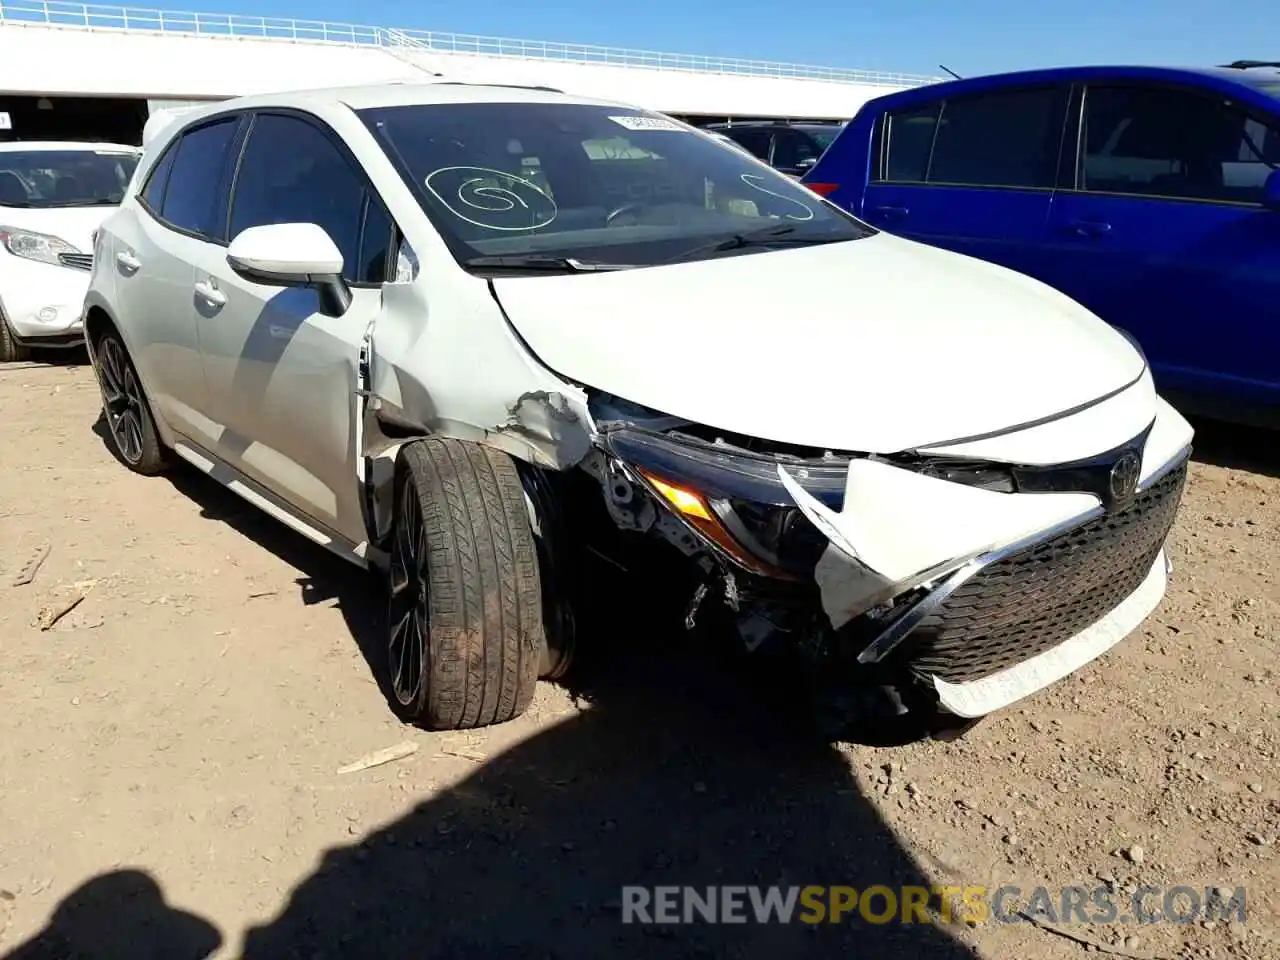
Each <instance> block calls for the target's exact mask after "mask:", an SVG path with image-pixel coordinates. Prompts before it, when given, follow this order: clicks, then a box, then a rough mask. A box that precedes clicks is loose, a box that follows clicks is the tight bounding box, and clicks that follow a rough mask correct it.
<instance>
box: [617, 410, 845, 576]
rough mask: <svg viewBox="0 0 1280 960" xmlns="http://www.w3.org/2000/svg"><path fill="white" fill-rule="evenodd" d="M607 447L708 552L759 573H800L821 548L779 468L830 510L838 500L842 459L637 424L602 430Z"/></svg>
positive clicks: (820, 540) (810, 570)
mask: <svg viewBox="0 0 1280 960" xmlns="http://www.w3.org/2000/svg"><path fill="white" fill-rule="evenodd" d="M605 446H606V448H607V449H608V451H609V452H610V453H611V454H612V455H613V456H614V457H616V458H617V459H618V460H619V461H621V462H622V463H625V464H626V465H627V466H628V467H630V468H631V469H632V470H634V471H635V472H636V473H638V474H639V475H640V476H641V477H642V478H643V479H644V481H645V482H646V483H647V484H648V485H649V488H650V489H651V491H652V492H653V493H654V495H655V496H656V497H657V498H658V499H660V500H661V501H663V502H664V503H666V504H667V506H669V507H670V508H671V510H672V511H673V512H674V513H675V514H676V515H677V516H679V517H680V518H681V519H682V520H683V521H684V522H685V523H686V524H688V525H689V526H690V527H692V528H693V529H694V530H695V531H696V532H697V533H698V534H699V535H700V536H701V537H702V539H703V540H704V541H705V542H707V543H708V544H709V545H710V546H711V547H712V548H713V550H715V551H716V552H717V553H719V554H721V555H723V556H726V557H727V558H729V559H730V560H732V561H734V562H735V563H737V564H738V565H739V566H742V567H745V568H746V569H748V570H750V571H752V572H754V573H757V574H760V575H762V576H769V577H782V578H787V579H800V578H806V577H808V576H810V575H811V574H812V573H813V567H814V564H816V563H817V561H818V558H819V557H820V556H821V554H822V551H823V550H824V549H825V547H826V538H825V537H823V536H822V534H821V533H819V531H817V530H816V529H815V528H814V527H813V525H812V524H810V523H809V521H808V520H807V519H806V518H805V516H804V515H803V514H802V513H801V512H800V510H799V508H797V507H796V505H795V502H794V501H793V500H792V499H791V496H790V494H788V493H787V491H786V489H785V488H784V487H783V486H782V483H781V481H780V480H779V478H778V467H779V466H780V465H781V466H783V467H785V468H786V470H787V473H788V474H789V475H790V476H792V477H794V478H795V479H796V481H797V482H798V483H799V484H800V485H801V486H802V487H803V488H804V489H805V490H806V491H807V492H809V493H810V494H812V495H813V496H814V497H815V498H816V499H818V500H820V501H821V502H823V503H825V504H826V505H827V506H829V507H831V509H833V510H837V511H838V510H839V509H840V508H841V507H842V506H843V503H844V487H845V478H846V475H847V473H848V461H847V460H845V459H842V458H836V457H832V458H829V459H821V460H803V459H798V458H790V457H781V456H773V455H770V454H768V453H763V452H758V451H749V450H743V449H741V448H739V447H735V446H730V445H729V444H723V443H708V442H705V441H701V440H697V439H693V438H686V437H680V438H675V437H672V436H670V435H668V434H662V433H657V432H655V431H651V430H644V429H640V428H635V427H618V428H614V429H611V430H608V431H607V432H606V433H605Z"/></svg>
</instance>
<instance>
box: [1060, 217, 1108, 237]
mask: <svg viewBox="0 0 1280 960" xmlns="http://www.w3.org/2000/svg"><path fill="white" fill-rule="evenodd" d="M1067 227H1068V229H1070V230H1071V232H1072V233H1074V234H1077V235H1078V236H1081V237H1104V236H1106V235H1107V234H1108V233H1110V232H1111V224H1109V223H1104V222H1103V221H1101V220H1072V221H1070V222H1069V223H1068V224H1067Z"/></svg>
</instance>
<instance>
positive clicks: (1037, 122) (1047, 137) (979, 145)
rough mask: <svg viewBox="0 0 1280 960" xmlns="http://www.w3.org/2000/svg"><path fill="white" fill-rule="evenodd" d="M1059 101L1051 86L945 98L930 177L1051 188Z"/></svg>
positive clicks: (932, 179)
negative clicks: (951, 98) (952, 98)
mask: <svg viewBox="0 0 1280 960" xmlns="http://www.w3.org/2000/svg"><path fill="white" fill-rule="evenodd" d="M1060 103H1061V100H1060V91H1059V90H1058V89H1057V88H1054V87H1043V88H1035V89H1023V90H1000V91H996V92H993V93H986V94H980V95H976V96H968V97H963V98H957V99H954V100H947V101H946V102H945V103H943V106H942V119H941V121H940V122H939V124H938V131H937V135H936V136H935V137H934V142H933V153H932V156H931V158H930V162H929V173H928V182H929V183H946V184H961V185H966V186H991V187H1024V188H1027V187H1032V188H1035V187H1038V188H1052V187H1053V185H1054V180H1055V178H1056V172H1057V159H1058V147H1059V142H1060V137H1061V133H1062V116H1063V114H1062V111H1061V109H1060Z"/></svg>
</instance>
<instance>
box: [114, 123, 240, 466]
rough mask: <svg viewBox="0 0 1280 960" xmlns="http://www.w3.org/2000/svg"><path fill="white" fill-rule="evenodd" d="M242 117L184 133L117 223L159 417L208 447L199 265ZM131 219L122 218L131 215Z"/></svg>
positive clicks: (134, 336) (134, 338) (131, 307)
mask: <svg viewBox="0 0 1280 960" xmlns="http://www.w3.org/2000/svg"><path fill="white" fill-rule="evenodd" d="M240 122H241V117H240V115H239V114H232V115H229V116H220V117H218V118H216V119H213V120H210V121H209V122H207V123H202V124H200V125H198V126H195V127H192V128H191V129H189V130H187V131H185V132H184V133H183V134H182V135H181V136H179V137H177V138H176V139H174V140H173V141H172V142H171V143H170V144H169V146H168V147H167V148H166V150H165V153H164V154H163V155H162V156H161V158H160V160H159V161H158V162H157V163H156V164H155V166H154V167H152V169H151V172H150V173H149V174H148V179H147V182H146V184H145V185H144V186H143V187H142V190H141V192H140V193H139V195H138V198H137V202H136V204H134V205H132V206H130V207H128V208H127V210H128V212H129V213H130V214H131V215H129V216H116V217H113V218H112V220H111V221H110V224H111V236H110V238H109V240H110V248H109V249H107V250H104V253H105V254H106V255H108V256H110V257H111V265H110V266H111V269H112V270H113V271H114V277H113V280H114V284H115V292H116V296H115V303H116V309H117V310H118V311H119V313H120V318H119V319H120V321H121V324H122V326H123V328H124V330H125V331H126V333H127V334H128V335H129V341H130V342H129V349H130V352H131V353H132V354H133V359H134V362H135V363H136V364H137V365H138V369H139V372H140V373H141V374H142V379H143V382H144V383H146V385H147V389H148V393H149V398H150V400H151V402H152V403H154V404H155V405H156V406H157V408H158V412H159V414H160V416H162V417H163V418H164V420H165V422H167V423H168V424H169V425H170V426H172V427H173V428H174V429H175V430H177V431H178V432H179V433H182V434H184V435H186V436H188V437H190V438H191V439H192V440H194V441H196V442H197V443H199V444H201V445H202V446H206V447H207V446H210V445H211V444H213V443H214V442H215V441H216V438H217V434H218V428H217V425H216V424H215V423H214V421H213V420H211V419H210V417H209V394H208V391H207V389H206V385H205V379H204V370H203V367H202V364H201V359H200V343H199V335H198V332H197V329H196V314H195V307H194V304H193V301H192V292H191V286H192V282H193V277H194V268H193V267H192V264H193V263H194V262H195V261H196V259H197V258H198V257H199V256H200V251H201V250H202V248H203V247H205V246H206V245H207V244H208V243H209V236H210V235H211V234H214V233H217V232H218V229H219V228H218V226H217V224H218V220H219V217H220V216H221V217H223V218H225V215H226V214H225V211H226V205H225V199H226V186H225V183H226V178H227V176H228V173H229V166H230V163H229V160H230V157H231V156H232V154H233V152H234V149H235V146H236V145H237V136H238V131H239V128H240ZM123 212H124V211H122V213H123Z"/></svg>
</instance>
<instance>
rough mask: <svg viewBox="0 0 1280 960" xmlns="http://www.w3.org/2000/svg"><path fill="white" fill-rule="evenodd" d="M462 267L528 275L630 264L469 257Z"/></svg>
mask: <svg viewBox="0 0 1280 960" xmlns="http://www.w3.org/2000/svg"><path fill="white" fill-rule="evenodd" d="M462 265H463V266H464V267H472V268H476V269H486V270H517V271H521V272H524V271H528V272H530V273H534V272H538V273H598V272H600V271H604V270H627V269H630V268H631V267H633V266H634V264H630V263H599V262H596V261H591V260H575V259H574V258H573V257H548V256H535V255H527V256H485V257H469V258H468V259H466V260H463V261H462Z"/></svg>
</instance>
